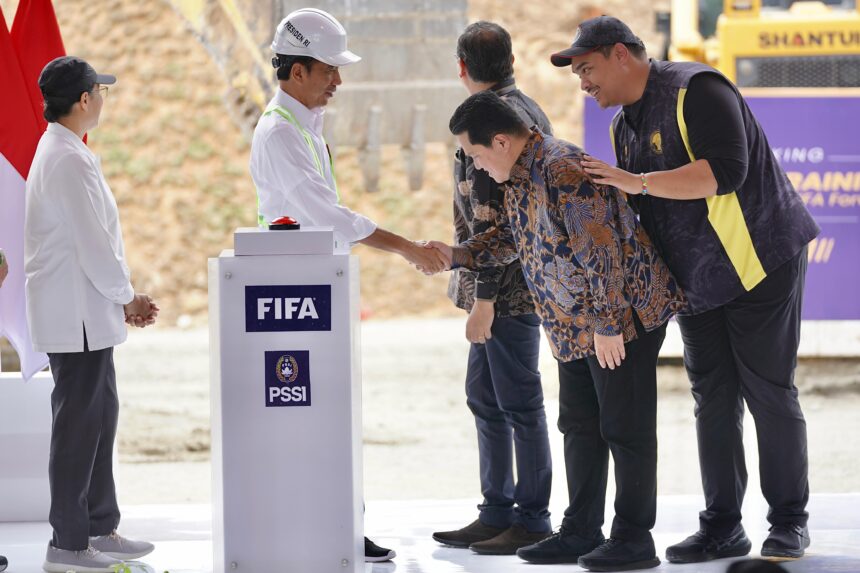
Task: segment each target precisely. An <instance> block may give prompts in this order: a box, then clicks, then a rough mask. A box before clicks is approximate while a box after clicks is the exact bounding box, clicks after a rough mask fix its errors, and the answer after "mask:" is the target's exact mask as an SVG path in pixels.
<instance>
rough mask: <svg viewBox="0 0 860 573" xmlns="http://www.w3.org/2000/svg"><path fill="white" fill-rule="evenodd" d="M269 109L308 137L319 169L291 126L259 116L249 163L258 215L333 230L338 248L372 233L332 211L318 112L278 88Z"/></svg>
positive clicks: (354, 217) (362, 221) (361, 219)
mask: <svg viewBox="0 0 860 573" xmlns="http://www.w3.org/2000/svg"><path fill="white" fill-rule="evenodd" d="M273 106H281V107H283V108H285V109H286V110H287V111H289V112H290V113H291V114H292V116H293V117H294V118H295V119H296V121H297V122H298V124H299V125H300V126H301V127H302V128H303V129H304V131H305V132H306V133H307V134H308V135H309V136H310V140H311V143H312V144H313V146H314V149H315V150H316V156H317V158H318V159H319V168H318V167H317V162H316V160H315V159H314V156H313V155H312V154H311V152H310V149H309V147H308V142H307V141H306V140H305V137H304V135H303V134H302V132H301V131H300V130H299V129H298V128H297V127H296V126H295V125H294V124H293V123H292V122H290V121H289V120H287V119H285V118H284V117H282V116H281V115H279V114H278V113H274V112H273V113H268V114H264V115H263V117H261V118H260V121H259V122H258V123H257V127H256V129H255V130H254V139H253V141H252V143H251V163H250V169H251V177H252V178H253V180H254V185H255V186H256V187H257V197H258V198H259V207H258V211H259V215H260V216H261V217H262V218H263V220H264V221H265V222H267V223H268V222H270V221H273V220H274V219H277V218H278V217H281V216H284V215H288V216H290V217H293V218H294V219H296V220H297V221H298V222H299V223H301V224H302V226H330V227H334V231H335V236H336V238H337V240H338V243H345V244H349V243H354V242H356V241H360V240H361V239H364V238H365V237H367V236H369V235H370V234H371V233H373V232H374V231H375V230H376V223H374V222H373V221H371V220H370V219H368V218H367V217H365V216H364V215H360V214H358V213H355V212H354V211H351V210H350V209H347V208H346V207H344V206H342V205H338V198H337V191H336V189H337V188H336V186H335V181H334V174H333V173H332V168H331V158H330V155H329V151H328V147H327V146H326V143H325V139H323V136H322V128H323V115H324V110H323V108H315V109H308V108H306V107H305V106H304V105H302V104H301V103H300V102H299V101H298V100H296V99H295V98H293V97H292V96H290V95H289V94H287V93H286V92H284V91H283V90H281V89H280V88H279V89H278V91H277V93H276V94H275V97H274V98H273V99H272V101H271V102H270V104H269V109H271V108H272V107H273ZM320 170H321V171H322V173H321V172H320Z"/></svg>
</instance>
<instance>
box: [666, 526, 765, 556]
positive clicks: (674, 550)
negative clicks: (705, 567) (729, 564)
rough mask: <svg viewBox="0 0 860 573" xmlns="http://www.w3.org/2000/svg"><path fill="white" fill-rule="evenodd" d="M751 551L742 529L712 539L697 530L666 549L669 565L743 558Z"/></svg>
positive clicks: (705, 533)
mask: <svg viewBox="0 0 860 573" xmlns="http://www.w3.org/2000/svg"><path fill="white" fill-rule="evenodd" d="M751 549H752V543H750V540H749V539H747V534H746V533H745V532H744V528H743V527H738V529H737V530H736V531H735V533H733V534H732V535H730V536H728V537H713V536H712V535H710V534H708V533H707V532H705V531H703V530H701V529H700V530H699V531H697V532H696V533H694V534H693V535H691V536H690V537H688V538H687V539H685V540H684V541H682V542H681V543H678V544H677V545H671V546H669V547H667V548H666V559H668V560H669V562H670V563H701V562H702V561H711V560H713V559H724V558H726V557H743V556H744V555H748V554H749V552H750V550H751Z"/></svg>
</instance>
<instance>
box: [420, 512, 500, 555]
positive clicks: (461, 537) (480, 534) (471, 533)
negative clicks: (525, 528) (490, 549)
mask: <svg viewBox="0 0 860 573" xmlns="http://www.w3.org/2000/svg"><path fill="white" fill-rule="evenodd" d="M505 531H506V529H505V528H504V527H491V526H489V525H484V524H483V523H481V520H480V519H476V520H475V521H473V522H472V523H470V524H469V525H467V526H466V527H463V528H461V529H457V530H455V531H437V532H436V533H434V534H433V539H435V540H436V541H438V542H439V543H442V544H444V545H450V546H451V547H462V548H464V549H465V548H467V547H469V546H470V545H472V544H473V543H479V542H481V541H486V540H488V539H492V538H493V537H496V536H497V535H501V534H502V533H504V532H505Z"/></svg>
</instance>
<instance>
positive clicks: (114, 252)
mask: <svg viewBox="0 0 860 573" xmlns="http://www.w3.org/2000/svg"><path fill="white" fill-rule="evenodd" d="M24 235H25V242H24V271H25V273H26V277H27V278H26V292H27V320H28V322H29V325H30V334H31V336H32V339H33V348H35V349H36V350H38V351H41V352H82V351H83V350H84V329H85V328H86V333H87V345H88V347H89V349H90V350H101V349H103V348H108V347H110V346H116V345H117V344H120V343H122V342H123V341H125V339H126V336H127V331H126V326H125V315H124V312H123V305H124V304H128V303H129V302H131V301H132V299H133V298H134V289H133V288H132V286H131V283H130V282H129V276H130V273H129V270H128V267H127V266H126V264H125V254H124V248H123V242H122V231H121V229H120V225H119V213H118V211H117V206H116V201H115V200H114V197H113V193H111V190H110V187H109V186H108V184H107V181H105V178H104V175H103V174H102V170H101V165H100V163H99V159H98V158H97V157H96V156H95V155H94V154H93V153H92V152H91V151H90V150H89V148H87V146H86V145H85V144H84V143H83V141H81V139H80V138H79V137H78V136H77V135H75V133H74V132H72V131H71V130H69V129H67V128H66V127H63V126H62V125H60V124H59V123H50V124H48V129H47V130H46V131H45V133H44V134H43V135H42V138H41V140H39V146H38V148H37V149H36V155H35V157H34V159H33V164H32V166H31V168H30V175H29V177H28V179H27V209H26V219H25V223H24Z"/></svg>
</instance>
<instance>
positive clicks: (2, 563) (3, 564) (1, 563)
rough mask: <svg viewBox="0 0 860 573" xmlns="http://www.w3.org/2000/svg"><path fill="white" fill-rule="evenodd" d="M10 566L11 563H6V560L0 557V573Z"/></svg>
mask: <svg viewBox="0 0 860 573" xmlns="http://www.w3.org/2000/svg"><path fill="white" fill-rule="evenodd" d="M8 566H9V562H8V561H6V558H5V557H3V556H2V555H0V571H5V570H6V568H7V567H8Z"/></svg>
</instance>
